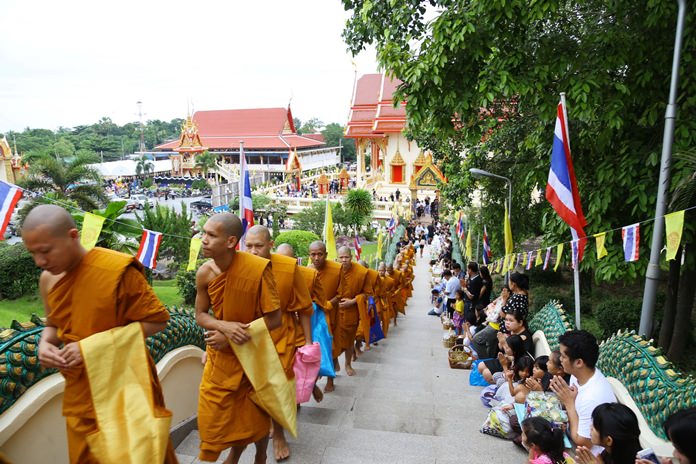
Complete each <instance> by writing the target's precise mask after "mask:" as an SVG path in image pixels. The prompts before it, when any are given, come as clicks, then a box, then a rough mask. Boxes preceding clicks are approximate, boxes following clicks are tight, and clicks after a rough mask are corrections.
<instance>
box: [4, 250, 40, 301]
mask: <svg viewBox="0 0 696 464" xmlns="http://www.w3.org/2000/svg"><path fill="white" fill-rule="evenodd" d="M40 274H41V269H39V268H38V267H36V264H34V260H33V258H32V257H31V255H30V254H29V252H28V251H27V250H26V248H24V246H23V245H22V244H20V243H16V244H14V245H7V244H6V243H0V299H10V300H14V299H17V298H19V297H21V296H23V295H26V294H28V293H31V292H34V291H36V288H37V286H38V283H39V275H40Z"/></svg>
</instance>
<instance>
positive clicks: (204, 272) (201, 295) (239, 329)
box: [196, 263, 251, 345]
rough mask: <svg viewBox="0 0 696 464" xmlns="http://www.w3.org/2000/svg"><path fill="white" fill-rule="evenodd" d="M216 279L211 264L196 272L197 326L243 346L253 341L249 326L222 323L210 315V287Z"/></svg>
mask: <svg viewBox="0 0 696 464" xmlns="http://www.w3.org/2000/svg"><path fill="white" fill-rule="evenodd" d="M214 278H215V273H214V272H213V270H212V267H211V266H210V265H209V263H205V264H204V265H203V266H201V267H200V269H198V272H196V324H198V325H199V326H201V327H203V328H204V329H206V330H215V331H218V332H220V333H222V334H223V335H224V336H225V337H227V338H229V339H230V340H232V341H233V342H235V343H237V344H238V345H241V344H242V343H246V342H247V341H249V340H250V339H251V337H250V336H249V334H248V333H247V332H246V329H247V328H248V327H249V324H242V323H241V322H233V321H220V320H218V319H216V318H215V317H214V316H213V315H211V314H210V313H208V310H209V309H210V295H208V285H209V284H210V282H211V281H212V280H213V279H214Z"/></svg>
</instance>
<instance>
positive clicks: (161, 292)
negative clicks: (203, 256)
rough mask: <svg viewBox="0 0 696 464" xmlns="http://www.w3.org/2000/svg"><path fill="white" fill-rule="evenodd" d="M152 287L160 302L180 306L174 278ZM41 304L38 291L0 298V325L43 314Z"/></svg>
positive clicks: (5, 325)
mask: <svg viewBox="0 0 696 464" xmlns="http://www.w3.org/2000/svg"><path fill="white" fill-rule="evenodd" d="M152 288H153V289H154V291H155V294H156V295H157V297H158V298H159V299H160V301H162V303H164V304H166V305H167V306H173V305H176V306H181V305H182V304H183V301H184V300H183V298H181V295H179V293H178V292H179V290H178V288H177V287H176V280H174V279H172V280H155V281H154V282H153V286H152ZM43 312H44V311H43V304H42V303H41V298H39V294H38V292H37V293H36V294H35V295H25V296H23V297H21V298H18V299H16V300H0V327H9V326H10V324H11V323H12V321H13V320H15V319H16V320H17V321H19V322H26V321H28V320H30V319H31V314H32V313H36V314H38V315H40V316H43Z"/></svg>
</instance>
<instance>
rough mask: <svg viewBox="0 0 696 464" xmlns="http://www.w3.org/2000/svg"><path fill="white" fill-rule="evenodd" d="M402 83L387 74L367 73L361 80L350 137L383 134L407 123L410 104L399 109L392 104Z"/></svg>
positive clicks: (399, 130)
mask: <svg viewBox="0 0 696 464" xmlns="http://www.w3.org/2000/svg"><path fill="white" fill-rule="evenodd" d="M400 84H401V81H400V80H398V79H396V80H394V79H391V78H389V77H386V76H385V75H383V74H366V75H364V76H362V77H361V78H360V79H358V82H357V83H356V86H355V89H354V91H353V106H351V110H350V120H349V121H348V127H347V129H346V137H349V138H358V137H382V136H384V134H385V133H387V132H401V131H402V130H403V128H404V127H405V126H406V103H405V102H401V104H400V105H398V106H397V107H396V108H394V105H393V103H392V98H393V95H394V91H395V90H396V88H397V87H398V86H399V85H400Z"/></svg>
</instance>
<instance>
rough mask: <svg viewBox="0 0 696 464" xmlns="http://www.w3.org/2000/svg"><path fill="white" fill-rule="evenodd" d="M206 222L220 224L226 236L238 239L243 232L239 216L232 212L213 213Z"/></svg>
mask: <svg viewBox="0 0 696 464" xmlns="http://www.w3.org/2000/svg"><path fill="white" fill-rule="evenodd" d="M208 222H213V223H216V224H220V225H221V226H222V232H223V233H224V234H225V235H227V236H228V237H229V236H234V237H237V238H238V239H239V238H241V237H242V234H243V233H244V229H243V226H242V221H240V220H239V218H238V217H237V216H236V215H234V214H232V213H218V214H214V215H212V216H210V219H208Z"/></svg>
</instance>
